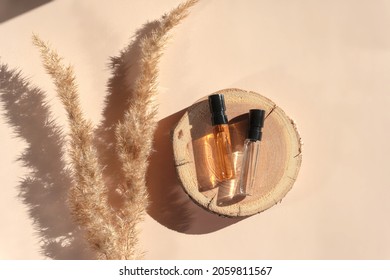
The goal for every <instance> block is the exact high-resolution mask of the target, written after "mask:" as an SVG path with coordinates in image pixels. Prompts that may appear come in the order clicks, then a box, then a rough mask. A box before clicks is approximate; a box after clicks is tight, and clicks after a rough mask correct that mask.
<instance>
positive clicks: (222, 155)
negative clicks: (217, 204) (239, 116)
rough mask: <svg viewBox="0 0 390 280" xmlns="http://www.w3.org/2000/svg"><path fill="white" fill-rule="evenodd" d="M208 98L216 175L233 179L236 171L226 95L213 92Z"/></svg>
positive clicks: (221, 179) (222, 179)
mask: <svg viewBox="0 0 390 280" xmlns="http://www.w3.org/2000/svg"><path fill="white" fill-rule="evenodd" d="M208 100H209V106H210V112H211V123H212V125H213V136H214V141H215V149H216V159H215V165H216V168H215V172H216V174H215V175H216V177H217V178H218V179H219V180H220V181H224V180H229V179H233V178H234V177H235V172H234V165H233V157H232V147H231V140H230V132H229V126H228V118H227V116H226V113H225V112H226V106H225V100H224V96H223V94H213V95H210V96H209V98H208Z"/></svg>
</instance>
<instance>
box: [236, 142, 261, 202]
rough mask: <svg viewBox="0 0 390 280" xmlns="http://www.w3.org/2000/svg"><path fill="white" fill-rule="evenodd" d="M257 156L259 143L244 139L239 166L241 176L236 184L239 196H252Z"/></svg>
mask: <svg viewBox="0 0 390 280" xmlns="http://www.w3.org/2000/svg"><path fill="white" fill-rule="evenodd" d="M259 155H260V141H253V140H250V139H246V140H245V143H244V155H243V158H242V165H241V176H240V179H239V183H238V194H239V195H245V196H247V195H252V192H253V186H254V183H255V178H256V171H257V164H258V162H259V161H258V159H259Z"/></svg>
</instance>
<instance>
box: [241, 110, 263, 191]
mask: <svg viewBox="0 0 390 280" xmlns="http://www.w3.org/2000/svg"><path fill="white" fill-rule="evenodd" d="M264 114H265V111H264V110H258V109H253V110H250V111H249V129H248V137H247V139H246V140H245V142H244V148H243V157H242V164H241V173H240V177H239V180H238V183H237V193H236V196H248V195H252V194H253V188H254V185H255V183H256V172H257V167H258V163H259V157H260V141H261V136H262V132H261V129H262V127H263V125H264Z"/></svg>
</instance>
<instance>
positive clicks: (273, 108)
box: [264, 104, 278, 120]
mask: <svg viewBox="0 0 390 280" xmlns="http://www.w3.org/2000/svg"><path fill="white" fill-rule="evenodd" d="M277 107H278V106H276V105H275V104H274V107H272V109H271V111H269V113H268V114H267V115H266V116H265V118H264V120H266V119H267V118H268V116H269V115H271V113H272V112H273V111H274V110H275V109H276V108H277Z"/></svg>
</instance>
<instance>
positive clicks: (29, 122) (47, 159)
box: [0, 63, 92, 259]
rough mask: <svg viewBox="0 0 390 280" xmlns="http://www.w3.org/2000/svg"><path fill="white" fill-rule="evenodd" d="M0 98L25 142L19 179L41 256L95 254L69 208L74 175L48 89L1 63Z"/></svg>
mask: <svg viewBox="0 0 390 280" xmlns="http://www.w3.org/2000/svg"><path fill="white" fill-rule="evenodd" d="M0 101H1V103H2V107H3V112H4V113H3V114H4V116H5V119H6V120H7V123H8V124H9V125H10V126H11V127H12V128H13V130H14V132H15V135H16V137H18V138H20V139H23V140H24V141H26V142H27V148H26V149H25V150H24V152H23V153H22V154H21V156H20V157H19V158H18V161H19V162H20V163H21V165H22V166H24V167H25V168H27V170H28V175H26V176H24V177H23V178H22V179H21V180H20V184H19V186H18V189H19V197H20V199H21V200H22V201H23V203H24V204H26V205H27V207H28V211H29V215H30V217H31V219H32V220H33V222H34V227H35V229H36V231H37V232H38V234H39V237H40V241H41V242H40V245H41V251H42V254H43V255H45V256H46V257H48V258H51V259H88V258H91V257H92V255H91V252H89V251H88V250H87V249H85V248H86V246H85V245H86V243H85V241H84V240H83V238H82V236H81V230H80V229H79V228H78V227H77V226H75V224H74V223H73V220H72V218H71V215H70V211H69V208H68V207H67V203H66V200H67V192H68V190H69V186H70V184H71V177H70V172H69V170H68V169H67V168H66V164H65V162H64V160H63V155H64V152H63V146H64V137H63V135H62V131H61V128H60V127H59V126H58V125H57V124H56V123H55V121H54V119H53V117H52V116H51V114H50V110H49V106H48V105H47V103H46V101H45V93H44V92H43V91H42V90H40V89H39V88H37V87H34V86H32V85H31V84H30V82H29V81H28V80H27V79H25V78H23V76H22V74H21V72H20V71H17V70H11V69H9V68H8V67H7V65H5V64H1V63H0Z"/></svg>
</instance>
